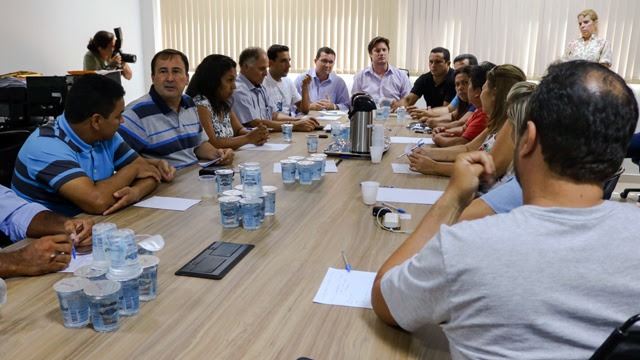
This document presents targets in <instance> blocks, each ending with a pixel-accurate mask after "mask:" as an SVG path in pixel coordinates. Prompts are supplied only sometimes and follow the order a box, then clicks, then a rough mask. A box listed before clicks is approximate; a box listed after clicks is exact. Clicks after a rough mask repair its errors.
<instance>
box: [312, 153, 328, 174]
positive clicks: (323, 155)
mask: <svg viewBox="0 0 640 360" xmlns="http://www.w3.org/2000/svg"><path fill="white" fill-rule="evenodd" d="M310 157H312V158H318V159H322V167H321V168H320V176H324V174H325V169H326V167H327V154H312V155H311V156H310Z"/></svg>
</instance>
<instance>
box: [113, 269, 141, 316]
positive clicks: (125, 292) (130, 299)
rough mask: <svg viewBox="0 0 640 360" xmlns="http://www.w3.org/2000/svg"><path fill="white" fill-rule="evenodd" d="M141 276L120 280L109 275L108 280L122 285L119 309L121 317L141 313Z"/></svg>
mask: <svg viewBox="0 0 640 360" xmlns="http://www.w3.org/2000/svg"><path fill="white" fill-rule="evenodd" d="M139 277H140V275H139V274H138V275H136V276H132V277H129V278H120V277H115V276H113V275H111V273H107V279H109V280H113V281H117V282H118V283H119V284H120V298H119V299H118V308H119V309H120V316H133V315H135V314H137V313H139V312H140V280H139Z"/></svg>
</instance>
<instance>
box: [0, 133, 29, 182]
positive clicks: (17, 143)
mask: <svg viewBox="0 0 640 360" xmlns="http://www.w3.org/2000/svg"><path fill="white" fill-rule="evenodd" d="M29 134H30V133H29V131H27V130H9V131H2V132H0V159H2V162H1V163H0V184H2V185H4V186H6V187H11V177H12V176H13V168H14V167H15V165H16V157H18V152H19V151H20V148H21V147H22V144H24V142H25V141H26V140H27V138H28V137H29Z"/></svg>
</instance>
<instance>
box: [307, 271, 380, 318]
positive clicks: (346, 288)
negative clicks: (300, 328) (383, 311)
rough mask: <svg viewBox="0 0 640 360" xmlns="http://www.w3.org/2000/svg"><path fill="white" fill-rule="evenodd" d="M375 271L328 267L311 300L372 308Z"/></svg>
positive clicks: (328, 303)
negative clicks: (348, 270)
mask: <svg viewBox="0 0 640 360" xmlns="http://www.w3.org/2000/svg"><path fill="white" fill-rule="evenodd" d="M375 278H376V273H374V272H366V271H357V270H351V271H350V272H347V270H345V269H333V268H329V270H327V274H326V275H325V276H324V280H322V284H321V285H320V288H319V289H318V292H317V293H316V296H315V297H314V298H313V302H315V303H319V304H327V305H340V306H350V307H358V308H366V309H373V307H372V306H371V288H372V287H373V281H374V280H375Z"/></svg>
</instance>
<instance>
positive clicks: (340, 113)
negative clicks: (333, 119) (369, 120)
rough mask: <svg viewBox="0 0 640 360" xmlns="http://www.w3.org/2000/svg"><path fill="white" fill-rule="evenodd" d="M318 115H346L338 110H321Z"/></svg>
mask: <svg viewBox="0 0 640 360" xmlns="http://www.w3.org/2000/svg"><path fill="white" fill-rule="evenodd" d="M320 114H322V115H347V112H346V111H340V110H322V111H320Z"/></svg>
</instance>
